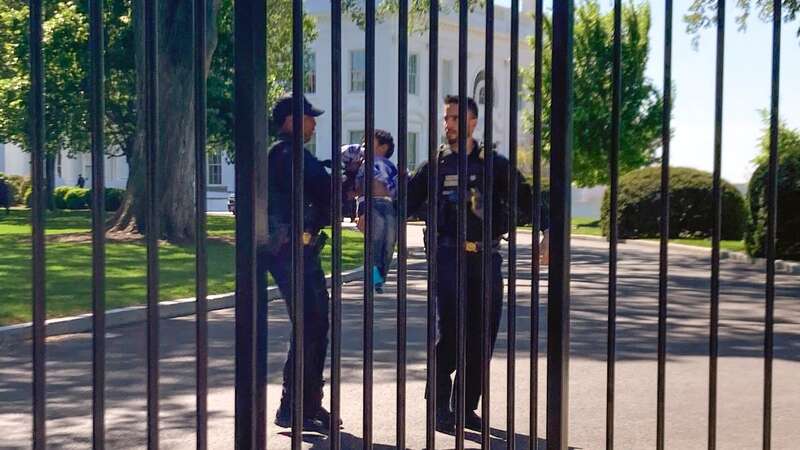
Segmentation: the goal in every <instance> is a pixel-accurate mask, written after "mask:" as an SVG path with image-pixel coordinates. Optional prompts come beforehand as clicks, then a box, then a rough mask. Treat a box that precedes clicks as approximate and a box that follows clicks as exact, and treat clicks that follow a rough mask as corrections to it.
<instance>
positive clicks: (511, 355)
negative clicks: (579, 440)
mask: <svg viewBox="0 0 800 450" xmlns="http://www.w3.org/2000/svg"><path fill="white" fill-rule="evenodd" d="M510 52H511V61H510V66H511V67H510V70H511V77H510V80H509V93H508V99H509V113H508V114H509V115H508V157H509V162H510V164H509V165H510V167H511V173H510V174H509V181H508V182H509V186H510V189H509V190H508V191H509V195H510V196H511V199H510V209H509V215H508V223H509V232H508V325H507V328H508V354H507V361H508V363H507V364H508V366H507V368H506V429H507V430H508V431H507V432H508V438H507V439H506V448H508V450H514V449H515V447H516V442H515V441H516V439H515V436H516V426H515V423H514V420H515V412H516V411H515V408H516V392H515V389H516V370H517V369H516V367H517V365H516V363H517V206H518V205H517V195H518V194H519V192H518V190H517V183H518V181H519V180H517V131H518V123H517V120H518V117H519V116H518V108H519V92H518V90H519V0H511V49H510ZM535 235H536V234H535V232H534V233H533V234H532V236H535ZM531 439H532V440H535V439H533V438H531Z"/></svg>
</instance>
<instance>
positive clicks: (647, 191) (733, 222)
mask: <svg viewBox="0 0 800 450" xmlns="http://www.w3.org/2000/svg"><path fill="white" fill-rule="evenodd" d="M712 180H713V178H712V175H711V174H710V173H708V172H703V171H701V170H696V169H689V168H682V167H673V168H671V169H670V187H669V192H670V224H669V227H670V233H669V234H670V236H669V237H670V238H671V239H675V238H681V237H683V238H698V237H708V236H710V235H711V232H712V230H713V225H714V214H713V210H712V206H713V205H712V195H711V194H712V192H711V190H712ZM609 209H610V207H609V191H608V190H606V193H605V196H604V197H603V207H602V216H601V223H602V226H603V234H604V235H606V236H607V235H608V227H609V220H608V219H609ZM660 212H661V168H660V167H647V168H644V169H639V170H635V171H633V172H630V173H628V174H626V175H623V176H622V177H620V180H619V236H620V238H652V237H658V236H659V234H660V226H659V223H660V217H661V213H660ZM746 217H747V216H746V212H745V203H744V197H743V196H742V194H741V193H740V192H739V191H738V190H737V189H736V187H735V186H733V185H732V184H730V183H728V182H727V181H723V182H722V239H725V240H740V239H742V236H743V234H744V229H745V224H746V220H747V219H746Z"/></svg>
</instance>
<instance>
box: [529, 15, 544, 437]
mask: <svg viewBox="0 0 800 450" xmlns="http://www.w3.org/2000/svg"><path fill="white" fill-rule="evenodd" d="M535 2H536V5H535V11H534V13H535V17H534V31H533V33H534V51H533V205H531V212H532V214H533V230H532V233H531V341H530V359H531V367H530V372H531V373H530V388H529V402H530V418H529V420H530V423H529V428H530V437H531V439H530V450H537V449H538V446H539V444H538V435H539V433H538V430H539V422H538V418H539V300H540V297H539V282H540V277H539V270H540V262H539V253H540V252H541V245H540V244H539V232H540V228H541V224H542V213H541V211H542V209H541V204H542V51H543V50H542V48H543V45H542V36H543V31H544V25H543V24H544V5H543V1H542V0H535Z"/></svg>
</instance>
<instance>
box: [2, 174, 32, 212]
mask: <svg viewBox="0 0 800 450" xmlns="http://www.w3.org/2000/svg"><path fill="white" fill-rule="evenodd" d="M0 176H2V177H3V178H5V180H6V183H8V185H9V186H10V187H11V190H12V200H11V204H12V205H24V204H25V194H26V193H27V192H28V191H29V190H30V189H31V179H30V178H28V177H23V176H20V175H6V174H2V173H0Z"/></svg>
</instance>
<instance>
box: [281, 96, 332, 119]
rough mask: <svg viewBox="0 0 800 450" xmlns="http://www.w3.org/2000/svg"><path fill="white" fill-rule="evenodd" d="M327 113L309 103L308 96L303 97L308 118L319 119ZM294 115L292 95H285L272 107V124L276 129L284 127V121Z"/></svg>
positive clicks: (304, 111) (304, 109)
mask: <svg viewBox="0 0 800 450" xmlns="http://www.w3.org/2000/svg"><path fill="white" fill-rule="evenodd" d="M324 112H325V111H323V110H321V109H317V108H315V107H314V105H312V104H311V102H309V101H308V99H307V98H306V96H305V95H304V96H303V114H304V115H307V116H313V117H317V116H320V115H322V113H324ZM291 115H292V94H291V93H290V94H287V95H284V96H283V97H281V98H279V99H278V101H277V102H275V106H273V107H272V123H273V124H275V126H276V127H280V126H281V125H283V121H284V120H286V118H287V117H289V116H291Z"/></svg>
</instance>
